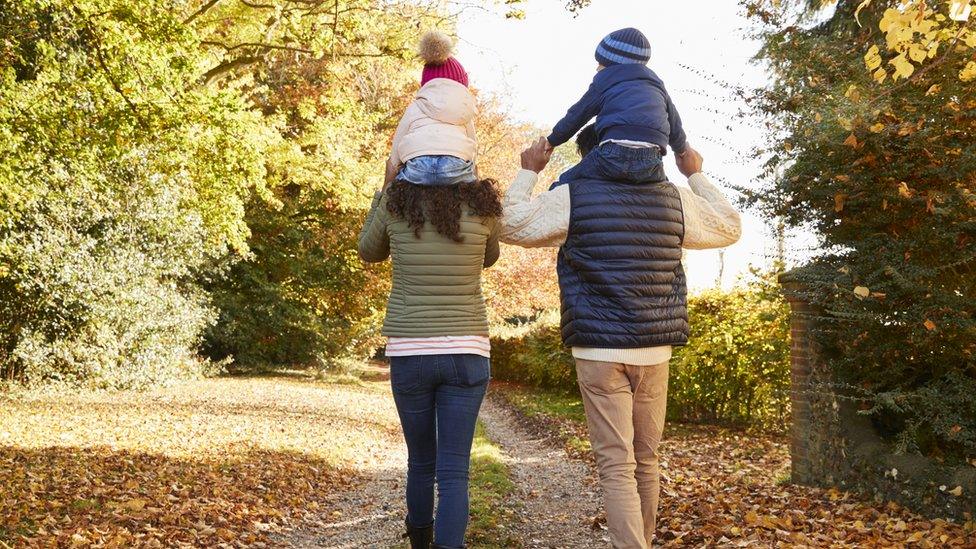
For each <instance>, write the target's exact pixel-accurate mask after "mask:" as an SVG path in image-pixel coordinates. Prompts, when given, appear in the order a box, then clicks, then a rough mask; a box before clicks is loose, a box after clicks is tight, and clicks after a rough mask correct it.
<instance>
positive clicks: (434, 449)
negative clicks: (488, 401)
mask: <svg viewBox="0 0 976 549" xmlns="http://www.w3.org/2000/svg"><path fill="white" fill-rule="evenodd" d="M490 375H491V367H490V365H489V361H488V359H487V358H485V357H482V356H478V355H431V356H422V355H418V356H405V357H390V381H391V384H392V385H393V400H394V402H396V407H397V412H398V413H399V414H400V424H401V426H402V427H403V437H404V438H405V439H406V441H407V453H408V457H407V522H409V523H410V525H411V526H416V527H424V526H427V525H429V524H430V523H431V522H434V543H435V544H437V545H442V546H444V547H463V546H464V531H465V530H466V529H467V528H468V467H469V465H470V463H471V444H472V441H473V440H474V428H475V423H476V422H477V420H478V410H480V409H481V401H482V400H484V397H485V391H486V390H487V389H488V378H489V377H490ZM435 479H436V480H437V490H438V491H437V495H438V502H437V520H436V521H435V520H434V480H435Z"/></svg>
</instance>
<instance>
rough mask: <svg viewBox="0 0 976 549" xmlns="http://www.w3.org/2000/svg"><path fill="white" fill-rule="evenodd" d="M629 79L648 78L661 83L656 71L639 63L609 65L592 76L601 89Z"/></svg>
mask: <svg viewBox="0 0 976 549" xmlns="http://www.w3.org/2000/svg"><path fill="white" fill-rule="evenodd" d="M629 80H650V81H651V82H653V83H655V84H658V85H660V84H662V81H661V77H659V76H658V75H657V73H655V72H654V71H652V70H651V69H650V67H648V66H647V65H641V64H626V65H611V66H609V67H605V68H604V69H603V70H601V71H600V72H598V73H596V77H595V78H594V81H595V82H598V83H599V84H600V87H601V88H603V89H606V88H608V87H610V86H612V85H614V84H617V83H619V82H627V81H629Z"/></svg>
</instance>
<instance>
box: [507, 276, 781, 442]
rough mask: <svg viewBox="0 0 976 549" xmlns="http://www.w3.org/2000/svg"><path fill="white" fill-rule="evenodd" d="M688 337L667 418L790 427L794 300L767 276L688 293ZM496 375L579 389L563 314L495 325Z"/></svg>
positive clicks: (674, 368) (675, 364)
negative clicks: (791, 302)
mask: <svg viewBox="0 0 976 549" xmlns="http://www.w3.org/2000/svg"><path fill="white" fill-rule="evenodd" d="M688 313H689V320H690V323H691V329H692V332H691V340H690V342H689V344H688V345H687V346H685V347H680V348H678V347H676V348H675V353H674V358H673V359H672V361H671V376H670V381H669V387H668V417H669V419H671V420H677V421H692V422H714V423H725V424H737V425H749V426H756V427H761V428H765V429H770V430H781V429H783V428H784V427H785V424H786V420H787V417H788V415H789V375H790V365H789V362H790V360H789V356H790V355H789V350H790V342H789V306H788V305H787V303H786V301H785V300H784V299H783V298H782V296H781V295H780V294H779V292H778V290H777V289H776V288H775V287H774V286H773V283H772V282H771V281H770V280H768V279H760V280H757V281H754V282H752V283H750V284H749V285H747V286H744V287H740V288H736V289H734V290H731V291H728V292H723V291H719V290H712V291H708V292H704V293H702V294H699V295H696V296H693V297H692V298H691V299H690V300H689V310H688ZM492 374H493V377H495V378H496V379H500V380H504V381H513V382H517V383H523V384H527V385H533V386H538V387H544V388H549V389H557V390H561V391H576V390H577V388H576V370H575V367H574V365H573V359H572V355H571V353H570V351H569V350H568V349H566V348H564V347H563V346H562V343H561V340H560V335H559V326H558V315H556V314H548V315H544V316H543V317H541V318H540V319H537V320H536V321H534V322H533V323H530V324H524V325H520V326H515V327H507V328H498V329H496V333H495V334H494V337H493V338H492Z"/></svg>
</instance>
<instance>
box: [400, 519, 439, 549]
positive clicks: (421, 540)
mask: <svg viewBox="0 0 976 549" xmlns="http://www.w3.org/2000/svg"><path fill="white" fill-rule="evenodd" d="M403 523H404V524H405V525H406V526H407V533H406V534H404V535H403V537H405V538H409V539H410V549H431V544H432V543H433V542H434V525H433V523H431V524H430V525H428V526H424V527H423V528H417V527H416V526H410V521H409V520H406V519H404V521H403Z"/></svg>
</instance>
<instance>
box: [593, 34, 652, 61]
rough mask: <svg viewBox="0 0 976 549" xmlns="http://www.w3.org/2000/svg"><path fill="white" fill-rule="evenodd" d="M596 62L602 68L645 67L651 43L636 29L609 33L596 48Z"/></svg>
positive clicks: (649, 54) (648, 59)
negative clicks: (617, 66)
mask: <svg viewBox="0 0 976 549" xmlns="http://www.w3.org/2000/svg"><path fill="white" fill-rule="evenodd" d="M596 60H597V61H599V62H600V64H601V65H603V66H604V67H609V66H611V65H626V64H637V63H640V64H641V65H646V64H647V62H648V61H650V60H651V43H650V42H649V41H648V40H647V37H646V36H644V33H642V32H641V31H639V30H637V29H631V28H628V29H620V30H618V31H614V32H611V33H610V34H608V35H607V37H606V38H604V39H603V40H601V41H600V45H599V46H597V48H596Z"/></svg>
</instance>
